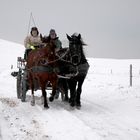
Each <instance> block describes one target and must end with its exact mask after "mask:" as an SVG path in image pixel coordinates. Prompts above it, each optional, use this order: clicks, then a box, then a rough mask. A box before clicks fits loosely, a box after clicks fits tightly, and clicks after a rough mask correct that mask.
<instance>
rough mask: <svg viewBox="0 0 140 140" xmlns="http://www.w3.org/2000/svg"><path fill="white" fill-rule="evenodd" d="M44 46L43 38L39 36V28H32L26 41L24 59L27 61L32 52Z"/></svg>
mask: <svg viewBox="0 0 140 140" xmlns="http://www.w3.org/2000/svg"><path fill="white" fill-rule="evenodd" d="M41 45H42V41H41V38H40V36H39V31H38V29H37V27H32V28H31V32H30V35H28V36H27V37H26V38H25V40H24V46H25V49H26V50H25V55H24V58H25V59H27V56H28V54H29V52H30V51H31V50H34V49H36V48H39V47H40V46H41Z"/></svg>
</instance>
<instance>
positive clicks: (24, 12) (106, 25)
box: [0, 0, 140, 59]
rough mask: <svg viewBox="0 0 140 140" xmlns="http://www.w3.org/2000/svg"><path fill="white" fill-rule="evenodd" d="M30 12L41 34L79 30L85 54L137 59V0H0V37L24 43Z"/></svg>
mask: <svg viewBox="0 0 140 140" xmlns="http://www.w3.org/2000/svg"><path fill="white" fill-rule="evenodd" d="M31 12H32V13H33V16H34V19H35V23H36V26H37V27H38V28H39V31H40V32H41V33H42V34H45V35H47V34H48V33H49V30H50V29H51V28H54V29H56V32H57V34H58V36H59V37H60V40H63V39H66V33H68V34H70V35H71V34H73V33H74V32H78V33H81V35H82V37H83V39H84V41H85V42H86V43H87V44H88V46H86V47H85V50H86V55H87V56H88V57H94V58H124V59H128V58H139V59H140V0H0V38H1V39H5V40H9V41H14V42H17V43H22V44H23V40H24V38H25V36H26V35H27V33H28V25H29V17H30V13H31ZM33 25H34V24H33V23H32V24H31V26H33Z"/></svg>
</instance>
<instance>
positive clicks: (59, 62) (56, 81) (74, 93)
mask: <svg viewBox="0 0 140 140" xmlns="http://www.w3.org/2000/svg"><path fill="white" fill-rule="evenodd" d="M67 38H68V40H69V48H64V49H62V50H60V51H59V52H57V53H55V50H54V44H53V42H51V41H50V42H49V43H48V42H47V44H46V47H45V48H42V49H38V50H35V51H32V52H31V53H30V54H29V56H28V58H27V61H25V60H24V59H23V58H21V57H18V59H17V67H18V69H19V70H18V73H17V98H19V99H21V101H23V102H24V101H25V99H26V92H27V91H28V90H29V89H31V92H32V101H31V105H34V104H35V97H34V91H35V90H38V89H41V90H42V96H43V97H44V107H46V108H48V103H47V98H46V91H45V90H46V89H51V90H52V94H51V96H50V97H49V100H50V101H53V100H54V97H55V94H56V91H61V92H62V95H63V96H62V98H63V99H64V96H65V99H66V100H68V99H69V102H70V105H71V106H72V107H73V106H78V107H80V106H81V102H80V95H81V91H82V89H81V88H82V84H83V82H84V79H85V77H86V74H87V72H88V68H89V64H88V62H87V60H86V58H85V55H84V52H83V47H82V45H84V43H83V42H82V41H81V35H80V34H79V35H78V36H71V37H70V36H68V35H67ZM48 83H51V84H50V85H51V87H50V86H48ZM76 87H77V89H76ZM68 89H69V90H70V98H68Z"/></svg>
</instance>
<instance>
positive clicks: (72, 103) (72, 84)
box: [68, 79, 77, 107]
mask: <svg viewBox="0 0 140 140" xmlns="http://www.w3.org/2000/svg"><path fill="white" fill-rule="evenodd" d="M76 84H77V81H76V80H73V79H71V80H68V85H69V88H70V100H69V102H70V106H71V107H74V106H75V98H76Z"/></svg>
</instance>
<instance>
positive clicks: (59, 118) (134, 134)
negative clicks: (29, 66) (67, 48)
mask: <svg viewBox="0 0 140 140" xmlns="http://www.w3.org/2000/svg"><path fill="white" fill-rule="evenodd" d="M0 49H1V52H0V140H140V60H113V59H92V58H90V59H89V63H90V69H89V73H88V75H87V78H86V80H85V82H84V85H83V91H82V108H81V110H77V109H75V110H71V109H70V108H69V105H68V104H66V103H64V102H62V101H61V99H58V100H55V101H54V102H52V103H49V106H50V109H48V110H44V108H43V105H42V104H41V99H40V96H41V92H40V91H37V92H36V94H35V95H36V105H35V106H31V105H30V91H29V92H28V93H27V102H25V103H22V102H21V101H20V100H19V99H17V98H16V79H15V78H14V77H12V76H11V75H10V73H11V71H13V70H16V59H17V56H23V53H24V47H23V46H22V45H19V44H15V43H11V42H8V41H4V40H0ZM130 64H132V65H133V86H132V87H129V65H130ZM11 65H13V69H11ZM49 92H50V91H48V93H49ZM48 95H49V94H48Z"/></svg>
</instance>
